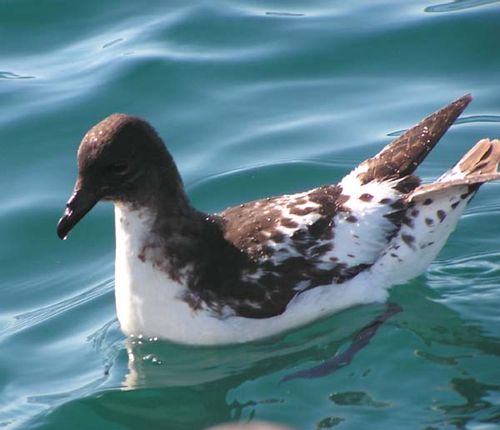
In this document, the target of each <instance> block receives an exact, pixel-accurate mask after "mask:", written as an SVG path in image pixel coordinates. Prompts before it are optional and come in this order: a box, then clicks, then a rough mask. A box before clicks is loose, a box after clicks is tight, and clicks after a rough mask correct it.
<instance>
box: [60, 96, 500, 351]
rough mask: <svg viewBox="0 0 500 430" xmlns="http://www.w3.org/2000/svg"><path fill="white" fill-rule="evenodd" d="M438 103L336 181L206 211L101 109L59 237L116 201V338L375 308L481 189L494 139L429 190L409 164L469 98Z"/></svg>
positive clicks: (262, 326)
mask: <svg viewBox="0 0 500 430" xmlns="http://www.w3.org/2000/svg"><path fill="white" fill-rule="evenodd" d="M471 99H472V98H471V96H470V95H465V96H463V97H461V98H459V99H457V100H456V101H454V102H452V103H450V104H449V105H447V106H445V107H444V108H442V109H441V110H439V111H437V112H435V113H434V114H432V115H430V116H429V117H427V118H425V119H424V120H422V121H421V122H420V123H419V124H417V125H416V126H414V127H413V128H411V129H409V130H408V131H406V132H405V133H404V134H403V135H402V136H400V137H399V138H397V139H396V140H394V141H393V142H392V143H390V144H389V145H387V146H386V147H385V148H383V149H382V151H380V152H379V153H378V154H377V155H376V156H375V157H373V158H370V159H368V160H366V161H364V162H362V163H361V164H360V165H359V166H358V167H356V168H355V169H354V170H353V171H352V172H350V173H349V174H348V175H347V176H345V177H344V178H343V179H342V180H341V181H340V182H339V183H338V184H336V185H324V186H320V187H318V188H314V189H312V190H310V191H305V192H301V193H298V194H291V195H283V196H277V197H268V198H264V199H261V200H256V201H252V202H249V203H244V204H241V205H239V206H236V207H231V208H228V209H226V210H224V211H222V212H219V213H216V214H207V213H204V212H202V211H199V210H197V209H196V208H194V207H193V205H192V204H191V203H190V201H189V198H188V196H187V195H186V192H185V190H184V187H183V183H182V180H181V177H180V175H179V172H178V170H177V167H176V164H175V162H174V160H173V159H172V156H171V155H170V153H169V152H168V150H167V149H166V147H165V145H164V143H163V141H162V139H161V138H160V137H159V135H158V134H157V133H156V131H155V130H154V129H153V127H152V126H151V125H150V124H149V123H148V122H146V121H145V120H143V119H141V118H138V117H135V116H130V115H124V114H113V115H111V116H109V117H107V118H105V119H104V120H102V121H101V122H99V123H98V124H97V125H95V126H94V127H92V128H91V129H90V130H89V131H88V132H87V134H85V136H84V138H83V140H82V142H81V144H80V147H79V149H78V178H77V180H76V184H75V187H74V191H73V194H72V196H71V198H70V199H69V201H68V203H67V204H66V210H65V212H64V214H63V216H62V218H61V219H60V221H59V223H58V226H57V233H58V235H59V237H60V238H62V239H64V238H66V236H67V235H68V233H69V232H70V230H71V229H72V228H73V227H74V226H75V224H76V223H77V222H79V221H80V219H81V218H83V217H84V216H85V214H86V213H87V212H89V211H90V210H91V209H92V207H93V206H94V205H95V204H96V203H97V202H98V201H100V200H106V201H112V202H113V203H114V206H115V226H116V264H115V293H116V308H117V315H118V320H119V322H120V325H121V328H122V330H123V331H124V333H125V334H127V335H136V336H139V335H142V336H145V337H154V338H161V339H169V340H172V341H175V342H180V343H188V344H224V343H235V342H246V341H252V340H255V339H258V338H263V337H266V336H270V335H274V334H276V333H279V332H281V331H284V330H287V329H290V328H292V327H296V326H299V325H303V324H305V323H308V322H310V321H313V320H315V319H318V318H320V317H323V316H326V315H329V314H332V313H334V312H337V311H339V310H342V309H345V308H348V307H350V306H354V305H359V304H363V303H370V302H375V301H384V300H385V299H386V298H387V295H388V293H387V290H388V288H389V287H390V286H392V285H394V284H400V283H403V282H405V281H407V280H409V279H411V278H413V277H415V276H417V275H419V274H420V273H422V272H423V271H424V270H425V269H426V268H427V266H428V265H429V264H430V262H431V261H432V260H433V259H434V258H435V256H436V255H437V254H438V252H439V251H440V250H441V248H442V247H443V245H444V244H445V242H446V240H447V238H448V236H449V234H450V233H451V232H452V231H453V229H454V228H455V226H456V224H457V222H458V219H459V217H460V214H461V213H462V212H463V210H464V208H465V207H466V205H467V203H468V202H469V201H470V200H471V199H472V197H473V196H474V194H475V193H476V192H477V190H478V189H479V187H480V185H481V184H482V183H484V182H488V181H492V180H495V179H500V174H498V173H497V166H498V163H499V161H500V141H499V140H489V139H482V140H480V141H479V142H478V143H477V144H476V145H475V146H474V147H473V148H472V149H471V150H470V151H469V152H468V153H467V154H465V155H464V157H463V158H462V159H461V160H460V161H459V162H458V163H457V164H456V165H455V166H454V167H453V168H452V169H450V170H449V171H447V172H446V173H445V174H444V175H442V176H441V177H440V178H439V179H437V180H436V181H435V182H434V183H431V184H425V185H422V184H421V181H420V179H419V178H418V177H417V176H415V175H414V171H415V169H416V168H417V167H418V165H419V164H420V163H421V162H422V161H423V160H424V158H425V157H426V156H427V154H428V153H429V151H430V150H431V149H432V148H433V147H434V145H435V144H436V143H437V142H438V140H439V139H440V138H441V136H442V135H443V134H444V133H445V132H446V130H447V129H448V128H449V127H450V126H451V124H452V123H453V122H454V121H455V119H456V118H457V117H458V116H459V115H460V114H461V113H462V111H463V110H464V109H465V107H466V106H467V105H468V104H469V102H470V101H471Z"/></svg>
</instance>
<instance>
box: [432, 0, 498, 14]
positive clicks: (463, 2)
mask: <svg viewBox="0 0 500 430" xmlns="http://www.w3.org/2000/svg"><path fill="white" fill-rule="evenodd" d="M498 2H499V0H455V1H452V2H449V3H441V4H437V5H434V6H428V7H426V8H425V9H424V10H425V12H455V11H459V10H465V9H472V8H475V7H479V6H486V5H490V4H494V3H498Z"/></svg>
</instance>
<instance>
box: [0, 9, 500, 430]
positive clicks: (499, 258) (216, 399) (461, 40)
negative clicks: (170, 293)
mask: <svg viewBox="0 0 500 430" xmlns="http://www.w3.org/2000/svg"><path fill="white" fill-rule="evenodd" d="M440 1H442V3H441V2H440ZM0 53H1V56H0V145H1V146H0V148H1V153H0V184H1V188H0V428H7V429H70V428H71V429H89V430H90V429H109V430H115V429H116V430H118V429H167V430H169V429H172V430H181V429H189V430H198V429H202V428H205V427H206V426H209V425H213V424H216V423H221V422H225V421H230V420H238V421H243V422H246V421H249V420H262V419H264V420H270V421H274V422H279V423H284V424H288V425H290V426H293V427H295V428H297V429H329V428H339V429H420V430H434V429H478V430H479V429H480V430H490V429H499V428H500V222H499V220H500V184H488V185H485V186H484V187H483V188H482V189H481V191H480V193H479V194H478V196H477V197H476V198H475V199H474V201H473V202H472V204H471V206H470V207H469V209H468V210H467V211H466V213H465V215H464V217H463V219H462V221H461V223H460V225H459V227H458V228H457V230H456V232H455V233H454V234H453V235H452V237H451V238H450V240H449V241H448V244H447V245H446V247H445V248H444V250H443V251H442V252H441V254H440V255H439V257H438V258H437V260H436V261H435V262H434V263H433V264H432V265H431V267H430V268H429V269H428V271H427V272H426V273H425V274H424V275H422V276H420V277H419V278H417V279H415V280H413V281H411V282H409V283H408V284H406V285H403V286H400V287H397V288H395V289H393V290H392V291H391V298H390V299H391V301H393V302H395V303H398V304H399V305H400V306H402V308H403V312H401V313H399V314H398V315H397V316H395V317H393V318H391V319H390V320H389V321H388V322H387V323H386V324H385V325H383V326H382V327H381V328H380V329H379V331H378V332H377V334H376V336H375V337H374V338H373V339H372V341H371V343H370V344H369V345H368V346H367V347H366V348H364V349H363V350H362V351H360V352H359V354H357V355H356V356H355V358H354V359H353V361H352V362H351V363H350V364H349V365H348V366H345V367H343V368H342V369H340V370H339V371H337V372H335V373H333V374H331V375H327V376H324V377H322V378H316V379H296V380H292V381H287V382H281V379H282V378H283V377H284V376H286V375H288V374H290V373H293V372H296V371H299V370H302V369H306V368H309V367H311V366H314V365H319V364H321V363H322V362H323V361H324V360H327V359H329V358H331V357H333V356H334V355H335V354H337V353H340V352H342V351H344V350H345V349H346V347H347V346H348V345H349V344H350V342H351V340H352V339H353V337H354V336H355V335H356V333H357V332H358V331H359V330H360V329H361V327H363V326H364V325H365V324H366V323H367V322H369V321H370V320H371V319H372V318H374V317H375V316H376V315H378V314H379V313H380V312H381V311H382V310H383V309H384V306H383V305H381V304H373V305H367V306H360V307H357V308H353V309H350V310H347V311H344V312H342V313H339V314H336V315H333V316H331V317H329V318H327V319H325V320H322V321H318V322H316V323H314V324H311V325H309V326H307V327H303V328H301V329H297V330H293V331H291V332H289V333H285V334H283V335H281V336H277V337H275V338H272V339H267V340H263V341H260V342H255V343H251V344H246V345H237V346H224V347H210V348H208V347H205V348H196V347H187V346H182V345H176V344H172V343H168V342H159V341H157V342H155V341H149V340H147V339H142V340H141V339H135V340H130V339H129V340H127V339H126V338H125V337H124V336H123V334H122V333H121V332H120V330H119V327H118V323H117V321H116V317H115V309H114V296H113V282H114V281H113V270H114V269H113V256H114V232H113V215H112V207H111V206H110V205H106V204H101V205H99V206H97V207H96V208H95V209H94V210H93V211H92V213H91V214H89V216H87V217H86V219H85V220H83V221H82V222H81V224H79V225H78V227H77V228H76V229H75V231H74V233H73V234H72V236H71V237H70V239H69V240H68V241H66V242H61V241H59V239H58V238H57V237H56V234H55V225H56V222H57V220H58V218H59V216H60V215H61V213H62V210H63V207H64V204H65V202H66V199H67V197H68V196H69V194H70V192H71V189H72V186H73V182H74V179H75V174H76V166H75V153H76V149H77V147H78V144H79V141H80V139H81V137H82V135H83V134H84V133H85V131H86V130H87V129H88V128H89V127H90V126H91V125H93V124H94V123H96V122H97V121H99V120H100V119H102V118H103V117H104V116H107V115H109V114H110V113H113V112H126V113H131V114H137V115H141V116H143V117H145V118H147V119H148V120H150V121H151V123H152V124H153V125H154V126H155V127H156V128H157V130H158V131H159V133H160V134H161V135H162V136H163V137H164V138H165V140H166V142H167V145H168V147H169V149H170V151H171V152H172V154H173V155H174V157H175V159H176V160H177V162H178V166H179V169H180V171H181V172H182V176H183V178H184V181H185V183H186V186H187V189H188V192H189V194H190V196H191V198H192V199H193V201H194V203H195V204H196V206H198V207H199V208H201V209H203V210H206V211H217V210H221V209H223V208H225V207H227V206H230V205H234V204H238V203H240V202H244V201H247V200H250V199H254V198H258V197H264V196H268V195H276V194H283V193H290V192H295V191H302V190H305V189H308V188H310V187H313V186H317V185H321V184H325V183H334V182H336V181H338V180H339V179H340V178H341V177H342V176H343V175H344V174H346V173H347V172H348V171H349V170H350V168H352V167H353V166H355V165H356V164H357V163H359V162H360V161H362V160H363V159H365V158H367V157H369V156H371V155H373V154H374V153H376V152H377V151H378V150H379V149H380V148H381V146H382V145H384V144H385V143H388V142H389V141H390V140H391V138H392V136H394V135H397V134H399V133H400V132H401V130H404V129H405V128H407V127H409V126H411V125H413V124H414V123H416V122H417V121H418V120H420V119H421V118H422V117H424V116H425V115H427V114H429V113H431V112H432V111H434V110H436V109H437V108H439V107H440V106H442V105H444V104H446V103H447V102H449V101H451V100H452V99H454V98H456V97H458V96H460V95H462V94H465V93H468V92H470V93H472V94H473V96H474V102H473V103H472V105H471V106H470V107H469V108H468V110H467V111H466V113H465V114H464V116H463V118H462V119H461V120H459V121H458V122H457V124H456V125H455V126H453V127H452V128H451V130H450V131H449V133H448V134H447V135H446V136H445V137H444V138H443V139H442V142H441V144H440V145H439V146H438V147H437V148H436V150H435V151H434V152H433V153H432V154H431V156H430V157H429V158H428V160H426V162H425V164H424V165H423V166H422V168H421V169H420V174H421V176H422V177H423V178H425V179H426V180H431V179H433V178H436V177H437V176H439V175H440V174H441V173H442V172H444V171H445V170H446V169H447V168H448V167H450V166H451V165H452V164H453V163H454V162H455V161H456V160H457V159H458V158H459V157H460V156H461V155H462V154H463V153H465V152H466V151H467V150H468V148H469V147H471V146H472V145H473V144H474V143H475V142H476V141H477V140H478V139H479V138H482V137H487V136H489V137H500V3H498V2H495V1H487V0H482V1H481V0H455V1H450V2H448V3H446V0H427V1H415V0H408V1H396V0H385V1H384V0H380V1H368V0H365V1H360V0H351V1H342V2H341V1H325V0H310V1H296V0H281V1H267V2H266V1H259V0H235V1H229V0H221V1H203V0H202V1H189V0H184V1H168V2H167V1H155V0H152V1H148V2H137V1H116V0H110V1H107V2H98V1H96V0H87V1H85V2H81V1H76V2H70V1H67V2H62V1H57V0H43V1H35V0H16V1H13V0H2V1H0ZM165 312H166V313H168V309H165ZM127 350H129V351H130V352H129V353H128V352H127Z"/></svg>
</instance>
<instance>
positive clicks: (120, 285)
mask: <svg viewBox="0 0 500 430" xmlns="http://www.w3.org/2000/svg"><path fill="white" fill-rule="evenodd" d="M152 226H153V216H152V214H151V213H149V211H148V210H147V209H140V210H133V209H131V208H130V207H129V206H127V205H124V204H120V203H116V204H115V229H116V260H115V296H116V311H117V315H118V320H119V321H120V325H121V327H122V330H123V331H124V332H125V333H126V334H136V335H138V334H142V335H145V336H157V334H158V333H162V332H164V331H165V330H167V331H170V330H175V327H165V325H168V324H169V321H171V318H170V317H169V316H168V315H169V314H170V313H171V311H172V303H175V304H176V305H175V307H181V308H182V311H184V312H188V310H189V309H188V305H187V304H186V303H185V302H184V301H183V300H181V298H180V296H182V293H183V292H184V291H185V287H184V286H183V285H181V284H180V283H179V282H176V281H174V280H172V279H170V278H169V276H168V275H167V274H166V273H165V272H164V271H162V270H158V269H157V268H155V267H154V263H153V261H154V258H151V257H154V255H152V253H154V252H157V251H155V250H154V249H148V248H147V247H146V248H145V245H146V244H147V243H148V241H149V238H150V236H151V230H152ZM184 308H186V309H184Z"/></svg>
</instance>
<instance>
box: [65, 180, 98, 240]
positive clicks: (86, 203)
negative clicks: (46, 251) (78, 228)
mask: <svg viewBox="0 0 500 430" xmlns="http://www.w3.org/2000/svg"><path fill="white" fill-rule="evenodd" d="M98 201H99V196H98V195H97V194H96V193H94V192H90V191H87V190H85V189H84V188H80V187H79V186H78V184H77V186H76V187H75V190H74V191H73V194H72V195H71V197H70V198H69V200H68V203H66V209H65V211H64V214H63V216H62V217H61V219H60V220H59V222H58V223H57V235H58V236H59V238H60V239H62V240H65V239H66V237H67V236H68V234H69V232H70V231H71V230H72V229H73V227H74V226H75V225H76V224H77V223H78V221H80V220H81V219H82V218H83V217H84V216H85V214H86V213H87V212H88V211H90V209H92V208H93V207H94V206H95V205H96V203H97V202H98Z"/></svg>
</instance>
